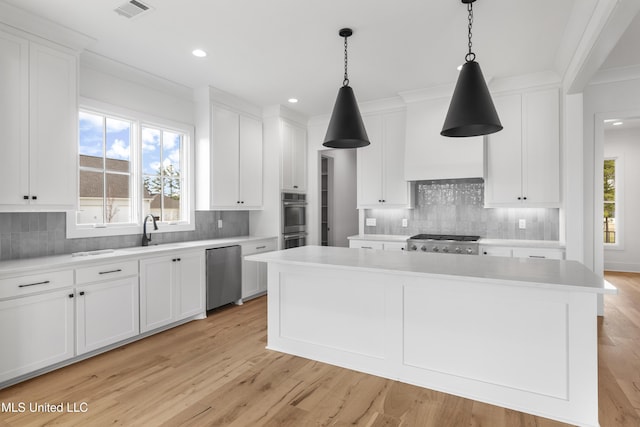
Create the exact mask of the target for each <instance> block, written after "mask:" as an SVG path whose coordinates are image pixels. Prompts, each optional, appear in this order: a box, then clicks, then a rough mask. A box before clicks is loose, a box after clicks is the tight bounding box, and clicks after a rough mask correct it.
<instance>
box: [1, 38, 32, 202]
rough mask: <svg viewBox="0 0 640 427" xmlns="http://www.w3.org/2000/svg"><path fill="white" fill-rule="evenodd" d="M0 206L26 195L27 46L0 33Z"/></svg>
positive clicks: (27, 127)
mask: <svg viewBox="0 0 640 427" xmlns="http://www.w3.org/2000/svg"><path fill="white" fill-rule="evenodd" d="M0 70H2V78H1V79H0V93H1V94H2V96H0V129H2V139H3V142H2V162H3V163H2V167H1V168H0V181H1V182H2V183H3V184H2V185H0V207H1V206H2V205H24V204H26V203H28V202H27V201H26V200H24V196H27V195H28V194H29V43H28V42H27V41H26V40H24V39H21V38H19V37H16V36H13V35H11V34H7V33H4V32H1V31H0Z"/></svg>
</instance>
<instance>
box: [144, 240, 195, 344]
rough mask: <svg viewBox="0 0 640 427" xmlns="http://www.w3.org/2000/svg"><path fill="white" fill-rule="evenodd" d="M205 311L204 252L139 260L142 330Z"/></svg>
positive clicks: (148, 329)
mask: <svg viewBox="0 0 640 427" xmlns="http://www.w3.org/2000/svg"><path fill="white" fill-rule="evenodd" d="M204 312H205V263H204V251H202V250H199V251H192V252H184V253H172V254H171V255H162V256H157V257H152V258H146V259H142V260H140V331H141V332H147V331H151V330H153V329H156V328H159V327H162V326H165V325H168V324H170V323H173V322H177V321H179V320H182V319H186V318H188V317H191V316H194V315H197V314H200V313H204Z"/></svg>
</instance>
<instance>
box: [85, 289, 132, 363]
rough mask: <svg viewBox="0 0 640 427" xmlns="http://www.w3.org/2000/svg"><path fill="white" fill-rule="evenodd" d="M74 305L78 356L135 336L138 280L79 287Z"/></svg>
mask: <svg viewBox="0 0 640 427" xmlns="http://www.w3.org/2000/svg"><path fill="white" fill-rule="evenodd" d="M76 301H77V302H76V304H77V305H76V331H77V335H76V345H77V352H78V354H83V353H86V352H89V351H92V350H96V349H98V348H101V347H105V346H107V345H109V344H113V343H116V342H118V341H122V340H125V339H127V338H131V337H133V336H136V335H138V333H139V330H140V328H139V304H138V278H137V277H127V278H124V279H116V280H110V281H108V282H104V283H100V284H93V285H85V286H82V287H80V288H78V289H77V292H76Z"/></svg>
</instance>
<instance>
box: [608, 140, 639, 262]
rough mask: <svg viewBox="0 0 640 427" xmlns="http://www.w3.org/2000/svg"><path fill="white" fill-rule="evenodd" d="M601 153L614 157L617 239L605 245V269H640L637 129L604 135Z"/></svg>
mask: <svg viewBox="0 0 640 427" xmlns="http://www.w3.org/2000/svg"><path fill="white" fill-rule="evenodd" d="M604 135H605V136H604V156H605V158H615V159H616V186H617V199H616V202H617V203H616V228H617V232H616V241H617V242H618V245H616V246H611V247H610V246H608V245H606V246H605V248H604V268H605V270H614V271H636V272H640V238H639V237H640V222H638V220H637V219H638V218H639V217H640V197H638V190H637V189H638V183H640V168H638V165H640V128H635V129H620V130H618V129H613V130H607V131H605V134H604Z"/></svg>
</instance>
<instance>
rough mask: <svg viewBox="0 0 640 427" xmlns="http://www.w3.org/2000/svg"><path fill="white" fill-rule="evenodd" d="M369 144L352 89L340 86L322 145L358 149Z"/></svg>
mask: <svg viewBox="0 0 640 427" xmlns="http://www.w3.org/2000/svg"><path fill="white" fill-rule="evenodd" d="M369 144H370V142H369V137H368V136H367V131H366V130H365V128H364V123H363V122H362V117H361V116H360V109H359V108H358V103H357V102H356V96H355V95H354V94H353V89H351V87H350V86H342V87H341V88H340V90H339V91H338V97H337V98H336V103H335V105H334V106H333V113H331V120H330V121H329V128H328V129H327V134H326V136H325V138H324V143H323V144H322V145H324V146H325V147H329V148H358V147H365V146H367V145H369Z"/></svg>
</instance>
